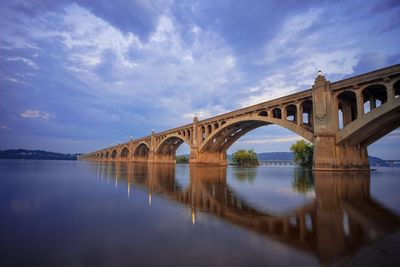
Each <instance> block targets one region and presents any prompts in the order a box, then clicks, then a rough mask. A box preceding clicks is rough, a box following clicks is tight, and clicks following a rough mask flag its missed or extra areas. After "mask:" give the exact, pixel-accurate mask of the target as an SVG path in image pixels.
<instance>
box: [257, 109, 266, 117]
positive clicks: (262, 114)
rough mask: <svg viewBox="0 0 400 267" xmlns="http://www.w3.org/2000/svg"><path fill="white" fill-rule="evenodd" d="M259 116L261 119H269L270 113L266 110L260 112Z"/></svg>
mask: <svg viewBox="0 0 400 267" xmlns="http://www.w3.org/2000/svg"><path fill="white" fill-rule="evenodd" d="M258 116H261V117H268V112H267V111H266V110H263V111H260V112H259V113H258Z"/></svg>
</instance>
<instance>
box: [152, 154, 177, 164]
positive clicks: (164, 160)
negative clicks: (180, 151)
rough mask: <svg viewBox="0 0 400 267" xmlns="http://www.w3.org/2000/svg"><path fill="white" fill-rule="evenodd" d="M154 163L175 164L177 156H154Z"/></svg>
mask: <svg viewBox="0 0 400 267" xmlns="http://www.w3.org/2000/svg"><path fill="white" fill-rule="evenodd" d="M152 162H155V163H168V164H175V163H176V156H175V154H174V155H154V157H153V161H152Z"/></svg>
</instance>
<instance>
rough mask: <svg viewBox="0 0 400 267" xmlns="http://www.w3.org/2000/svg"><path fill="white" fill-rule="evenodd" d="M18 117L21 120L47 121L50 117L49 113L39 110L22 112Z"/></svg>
mask: <svg viewBox="0 0 400 267" xmlns="http://www.w3.org/2000/svg"><path fill="white" fill-rule="evenodd" d="M20 115H21V117H22V118H28V119H36V118H41V119H45V120H47V119H48V118H49V117H50V114H49V113H47V112H43V111H39V110H26V111H24V112H22V113H21V114H20Z"/></svg>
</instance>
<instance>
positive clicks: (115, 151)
mask: <svg viewBox="0 0 400 267" xmlns="http://www.w3.org/2000/svg"><path fill="white" fill-rule="evenodd" d="M117 155H118V153H117V150H116V149H114V150H113V151H112V153H111V158H113V159H115V158H116V157H117Z"/></svg>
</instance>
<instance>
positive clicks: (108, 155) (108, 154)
mask: <svg viewBox="0 0 400 267" xmlns="http://www.w3.org/2000/svg"><path fill="white" fill-rule="evenodd" d="M105 156H106V159H108V158H109V157H110V151H107V152H106V155H105Z"/></svg>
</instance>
